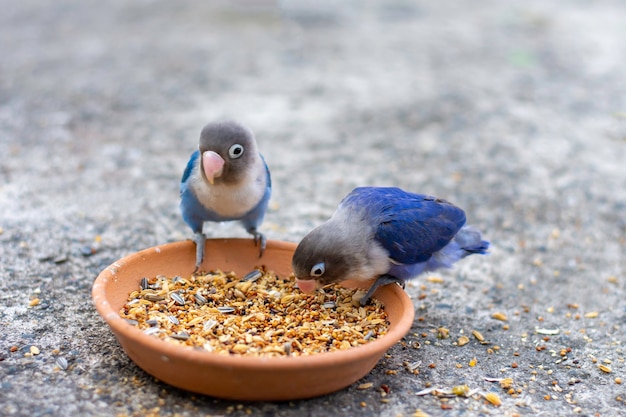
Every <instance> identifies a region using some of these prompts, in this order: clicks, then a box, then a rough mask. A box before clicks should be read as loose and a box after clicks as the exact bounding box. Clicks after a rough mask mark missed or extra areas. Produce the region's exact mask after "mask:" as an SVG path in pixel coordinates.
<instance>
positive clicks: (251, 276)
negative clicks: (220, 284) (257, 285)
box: [242, 269, 263, 282]
mask: <svg viewBox="0 0 626 417" xmlns="http://www.w3.org/2000/svg"><path fill="white" fill-rule="evenodd" d="M262 276H263V273H262V272H261V271H259V270H258V269H255V270H254V271H251V272H248V273H247V274H246V276H244V277H243V279H242V281H252V282H254V281H256V280H257V279H259V278H261V277H262Z"/></svg>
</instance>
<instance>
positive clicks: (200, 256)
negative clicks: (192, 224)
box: [193, 233, 206, 275]
mask: <svg viewBox="0 0 626 417" xmlns="http://www.w3.org/2000/svg"><path fill="white" fill-rule="evenodd" d="M195 241H196V267H195V269H194V270H193V275H195V274H196V273H197V272H198V271H199V270H200V265H202V261H203V260H204V245H205V242H206V236H204V234H203V233H196V236H195Z"/></svg>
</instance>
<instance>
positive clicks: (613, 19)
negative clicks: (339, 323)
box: [0, 0, 626, 417]
mask: <svg viewBox="0 0 626 417" xmlns="http://www.w3.org/2000/svg"><path fill="white" fill-rule="evenodd" d="M272 3H273V2H271V1H269V0H268V1H266V2H263V1H253V0H248V1H244V0H239V1H237V2H227V1H225V0H224V1H214V2H204V3H200V2H195V3H194V2H165V1H151V0H144V1H138V2H124V1H117V0H114V1H108V2H96V1H91V0H87V1H81V2H71V1H67V0H59V1H54V2H43V1H36V0H23V1H20V2H14V1H6V0H0V10H2V13H0V51H1V52H2V53H1V59H0V155H1V156H2V157H1V159H0V213H1V217H0V259H1V260H0V309H1V310H0V328H1V329H2V330H1V334H2V337H1V338H0V378H1V386H0V415H6V416H65V415H92V416H143V415H160V416H170V415H177V416H197V415H199V416H205V415H212V416H216V415H218V416H219V415H228V416H245V415H262V416H285V417H290V416H303V415H305V416H335V415H345V416H379V415H380V416H393V417H395V416H407V417H408V416H413V415H432V416H435V415H446V416H487V415H489V416H501V415H505V416H516V415H517V416H527V415H533V416H570V415H585V416H618V415H624V413H626V383H625V382H624V380H625V379H626V365H625V363H624V358H625V352H624V349H625V346H624V341H625V340H626V332H625V328H626V258H625V256H624V254H625V253H626V249H625V247H626V241H625V236H626V165H625V164H626V163H625V162H624V161H626V89H625V87H626V42H624V39H626V6H625V5H624V3H623V2H621V1H618V0H614V1H611V0H607V1H598V2H579V1H568V0H560V1H555V2H543V1H539V0H530V1H525V2H501V1H495V0H487V1H482V2H479V3H474V2H453V1H443V2H428V1H422V0H416V1H409V0H393V1H389V2H384V3H383V2H375V1H366V2H362V1H358V2H357V1H344V2H330V1H312V0H311V1H304V2H300V1H299V2H277V4H276V5H274V4H272ZM335 3H340V4H335ZM222 118H234V119H237V120H239V121H241V122H242V123H244V124H246V125H247V126H249V127H250V128H251V129H252V130H254V132H255V133H256V136H257V138H258V141H259V146H260V148H261V150H262V152H263V153H264V154H265V156H266V159H267V161H268V164H269V165H270V167H271V170H272V175H273V182H274V194H273V198H272V202H271V210H270V212H268V215H267V217H266V222H265V224H264V226H263V230H264V231H265V232H266V234H267V236H268V237H269V238H270V239H281V240H290V241H298V240H299V239H301V238H302V237H303V236H304V234H306V233H307V232H308V231H309V230H310V229H311V228H312V227H314V226H315V225H317V224H319V223H320V222H322V221H323V220H324V219H326V218H327V217H328V216H329V215H330V214H331V213H332V211H333V209H334V207H335V206H336V204H337V203H338V201H339V200H340V199H341V198H342V197H343V196H344V195H345V194H347V193H348V192H349V191H350V190H351V189H352V188H353V187H355V186H358V185H366V184H370V185H396V186H400V187H403V188H405V189H407V190H411V191H415V192H422V193H427V194H434V195H437V196H440V197H444V198H446V199H449V200H451V201H453V202H455V203H456V204H458V205H459V206H461V207H462V208H464V209H465V210H466V213H467V216H468V219H469V223H471V224H473V225H475V226H476V227H478V228H480V229H481V230H482V231H483V232H484V234H485V236H486V237H487V238H488V239H489V240H491V242H492V245H493V249H492V251H491V252H492V253H491V255H490V256H488V257H478V256H475V257H471V258H468V259H466V260H464V261H462V262H460V263H459V264H458V266H457V267H456V268H455V269H453V270H450V271H442V272H440V273H436V274H431V275H428V276H422V277H420V278H419V279H416V280H415V281H413V282H412V283H411V285H409V286H407V288H406V290H407V291H408V292H409V294H410V295H411V297H412V299H413V301H414V305H415V309H416V320H415V324H414V326H413V328H412V330H411V332H410V333H409V334H408V335H407V336H406V338H405V340H404V341H403V342H402V343H398V344H397V345H396V346H394V347H393V348H392V349H391V350H390V351H389V352H388V355H387V356H386V357H384V358H383V359H382V360H381V361H380V362H379V364H378V365H377V366H376V368H375V369H374V370H373V371H372V372H371V373H370V374H369V375H368V376H366V377H365V378H363V379H362V380H361V381H359V382H357V383H355V384H353V385H352V386H350V387H348V388H346V389H344V390H341V391H339V392H336V393H334V394H331V395H328V396H324V397H320V398H315V399H311V400H305V401H293V402H287V403H238V402H230V401H222V400H219V399H215V398H210V397H205V396H200V395H195V394H192V393H188V392H184V391H181V390H178V389H175V388H172V387H170V386H167V385H165V384H163V383H160V382H158V381H155V380H154V379H153V378H152V377H150V376H149V375H147V374H146V373H144V372H143V371H142V370H140V369H139V368H137V367H136V366H135V365H134V364H133V363H132V362H131V361H130V360H129V359H128V358H127V357H126V355H125V354H124V352H123V351H122V350H121V348H120V346H119V345H118V343H117V341H116V340H115V338H114V337H113V335H112V333H111V332H110V331H109V329H108V327H107V326H106V325H105V323H104V322H103V321H102V320H101V318H100V317H99V316H98V315H97V313H96V311H95V309H94V307H93V305H92V302H91V298H90V289H91V284H92V282H93V280H94V278H95V277H96V276H97V274H98V273H99V272H100V271H101V270H102V269H103V268H105V267H106V266H107V265H109V264H110V263H112V262H113V261H115V260H117V259H119V258H120V257H123V256H125V255H127V254H130V253H132V252H135V251H137V250H140V249H143V248H146V247H150V246H154V245H157V244H162V243H166V242H170V241H176V240H183V239H187V238H190V237H191V231H190V230H189V229H188V228H187V226H186V225H185V224H184V223H183V221H182V220H181V218H180V215H179V212H178V181H179V179H180V176H181V174H182V170H183V168H184V165H185V163H186V160H187V158H188V156H189V154H190V153H191V151H192V150H193V149H194V147H195V146H196V145H197V139H198V135H199V131H200V129H201V128H202V126H203V125H204V124H205V123H206V122H208V121H211V120H215V119H222ZM211 233H212V234H213V235H214V236H230V235H235V236H244V235H245V233H244V232H243V231H242V230H241V228H240V227H239V226H238V225H236V224H235V225H224V226H219V227H214V228H212V229H211ZM35 299H38V300H39V303H37V301H33V300H35ZM496 313H500V314H501V315H503V316H504V317H500V318H506V321H502V320H498V319H497V317H498V314H496ZM494 314H496V316H495V317H494ZM473 331H478V332H479V333H480V334H482V335H483V337H484V340H483V342H482V343H481V342H480V341H479V340H477V338H476V337H475V336H474V335H472V332H473ZM446 335H447V336H448V337H446ZM463 335H465V336H468V337H469V343H467V344H465V345H463V346H459V343H458V341H459V338H460V336H463ZM461 344H462V343H461ZM34 348H35V349H34ZM37 352H39V353H38V354H37ZM471 365H475V366H471ZM413 369H414V370H415V372H411V370H413ZM603 369H604V370H603ZM503 378H510V379H511V381H508V383H509V384H510V388H509V387H502V385H505V386H506V385H507V381H504V382H498V380H500V379H503ZM365 382H372V383H373V386H372V388H370V389H365V390H359V389H358V388H357V387H358V385H359V384H360V383H365ZM460 385H467V386H468V387H469V389H470V390H473V391H474V390H478V391H475V392H476V394H475V395H472V396H470V397H468V398H465V397H459V396H457V397H452V398H446V396H443V395H438V393H437V392H435V391H430V392H429V391H426V392H424V391H423V390H428V389H429V388H438V389H439V390H440V391H446V390H451V389H452V388H453V387H455V386H460ZM286 389H287V388H286ZM387 390H388V391H389V392H388V393H387V392H386V391H387ZM487 393H495V394H497V395H498V396H499V398H500V400H501V402H502V404H501V405H500V406H496V405H493V404H491V403H489V402H487V401H485V397H484V396H483V395H482V394H487ZM418 394H419V395H418ZM421 394H424V395H421ZM418 410H421V411H422V412H423V413H425V414H418V413H416V412H417V411H418Z"/></svg>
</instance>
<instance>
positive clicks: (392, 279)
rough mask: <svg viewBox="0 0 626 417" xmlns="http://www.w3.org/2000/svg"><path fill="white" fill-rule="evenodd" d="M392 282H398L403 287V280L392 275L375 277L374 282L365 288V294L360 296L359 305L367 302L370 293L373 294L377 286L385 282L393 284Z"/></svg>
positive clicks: (370, 295) (383, 284)
mask: <svg viewBox="0 0 626 417" xmlns="http://www.w3.org/2000/svg"><path fill="white" fill-rule="evenodd" d="M393 283H396V284H399V285H401V286H402V288H404V281H403V280H401V279H400V278H396V277H394V276H392V275H387V274H385V275H381V276H379V277H378V278H376V281H374V283H373V284H372V286H371V287H370V288H369V290H367V293H365V296H364V297H363V298H361V305H362V306H364V305H366V304H367V303H368V302H369V300H370V298H372V295H374V293H375V292H376V290H377V289H378V288H379V287H383V286H385V285H387V284H393Z"/></svg>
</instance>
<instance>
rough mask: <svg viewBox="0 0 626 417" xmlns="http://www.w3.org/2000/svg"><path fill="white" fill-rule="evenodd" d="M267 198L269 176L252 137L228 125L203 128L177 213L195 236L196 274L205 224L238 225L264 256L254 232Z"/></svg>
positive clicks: (184, 179) (262, 239)
mask: <svg viewBox="0 0 626 417" xmlns="http://www.w3.org/2000/svg"><path fill="white" fill-rule="evenodd" d="M271 193H272V181H271V178H270V171H269V168H268V167H267V164H266V163H265V159H264V158H263V156H262V155H261V154H260V153H259V151H258V149H257V144H256V140H255V139H254V135H253V134H252V132H251V131H250V130H249V129H247V128H245V127H243V126H242V125H240V124H238V123H236V122H233V121H226V122H215V123H209V124H208V125H206V126H205V127H204V128H203V129H202V132H201V133H200V143H199V146H198V149H197V150H196V151H195V152H194V153H192V154H191V158H190V159H189V162H187V167H186V168H185V172H184V173H183V177H182V179H181V183H180V197H181V200H180V210H181V213H182V216H183V220H184V221H185V223H187V224H188V225H189V227H191V230H193V232H194V233H195V242H196V271H197V270H198V268H199V267H200V264H202V260H203V258H204V246H205V240H206V236H205V235H204V233H203V232H202V228H203V226H204V222H207V221H211V222H224V221H232V220H239V221H240V222H241V224H242V225H243V226H244V227H245V228H246V231H247V232H248V233H250V234H251V235H252V236H254V241H255V243H256V244H257V245H259V244H260V248H261V249H260V254H259V257H260V256H262V255H263V251H264V250H265V244H266V239H265V235H263V234H262V233H261V232H259V230H258V229H259V226H260V225H261V223H262V222H263V217H264V216H265V212H266V211H267V205H268V203H269V200H270V195H271Z"/></svg>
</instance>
